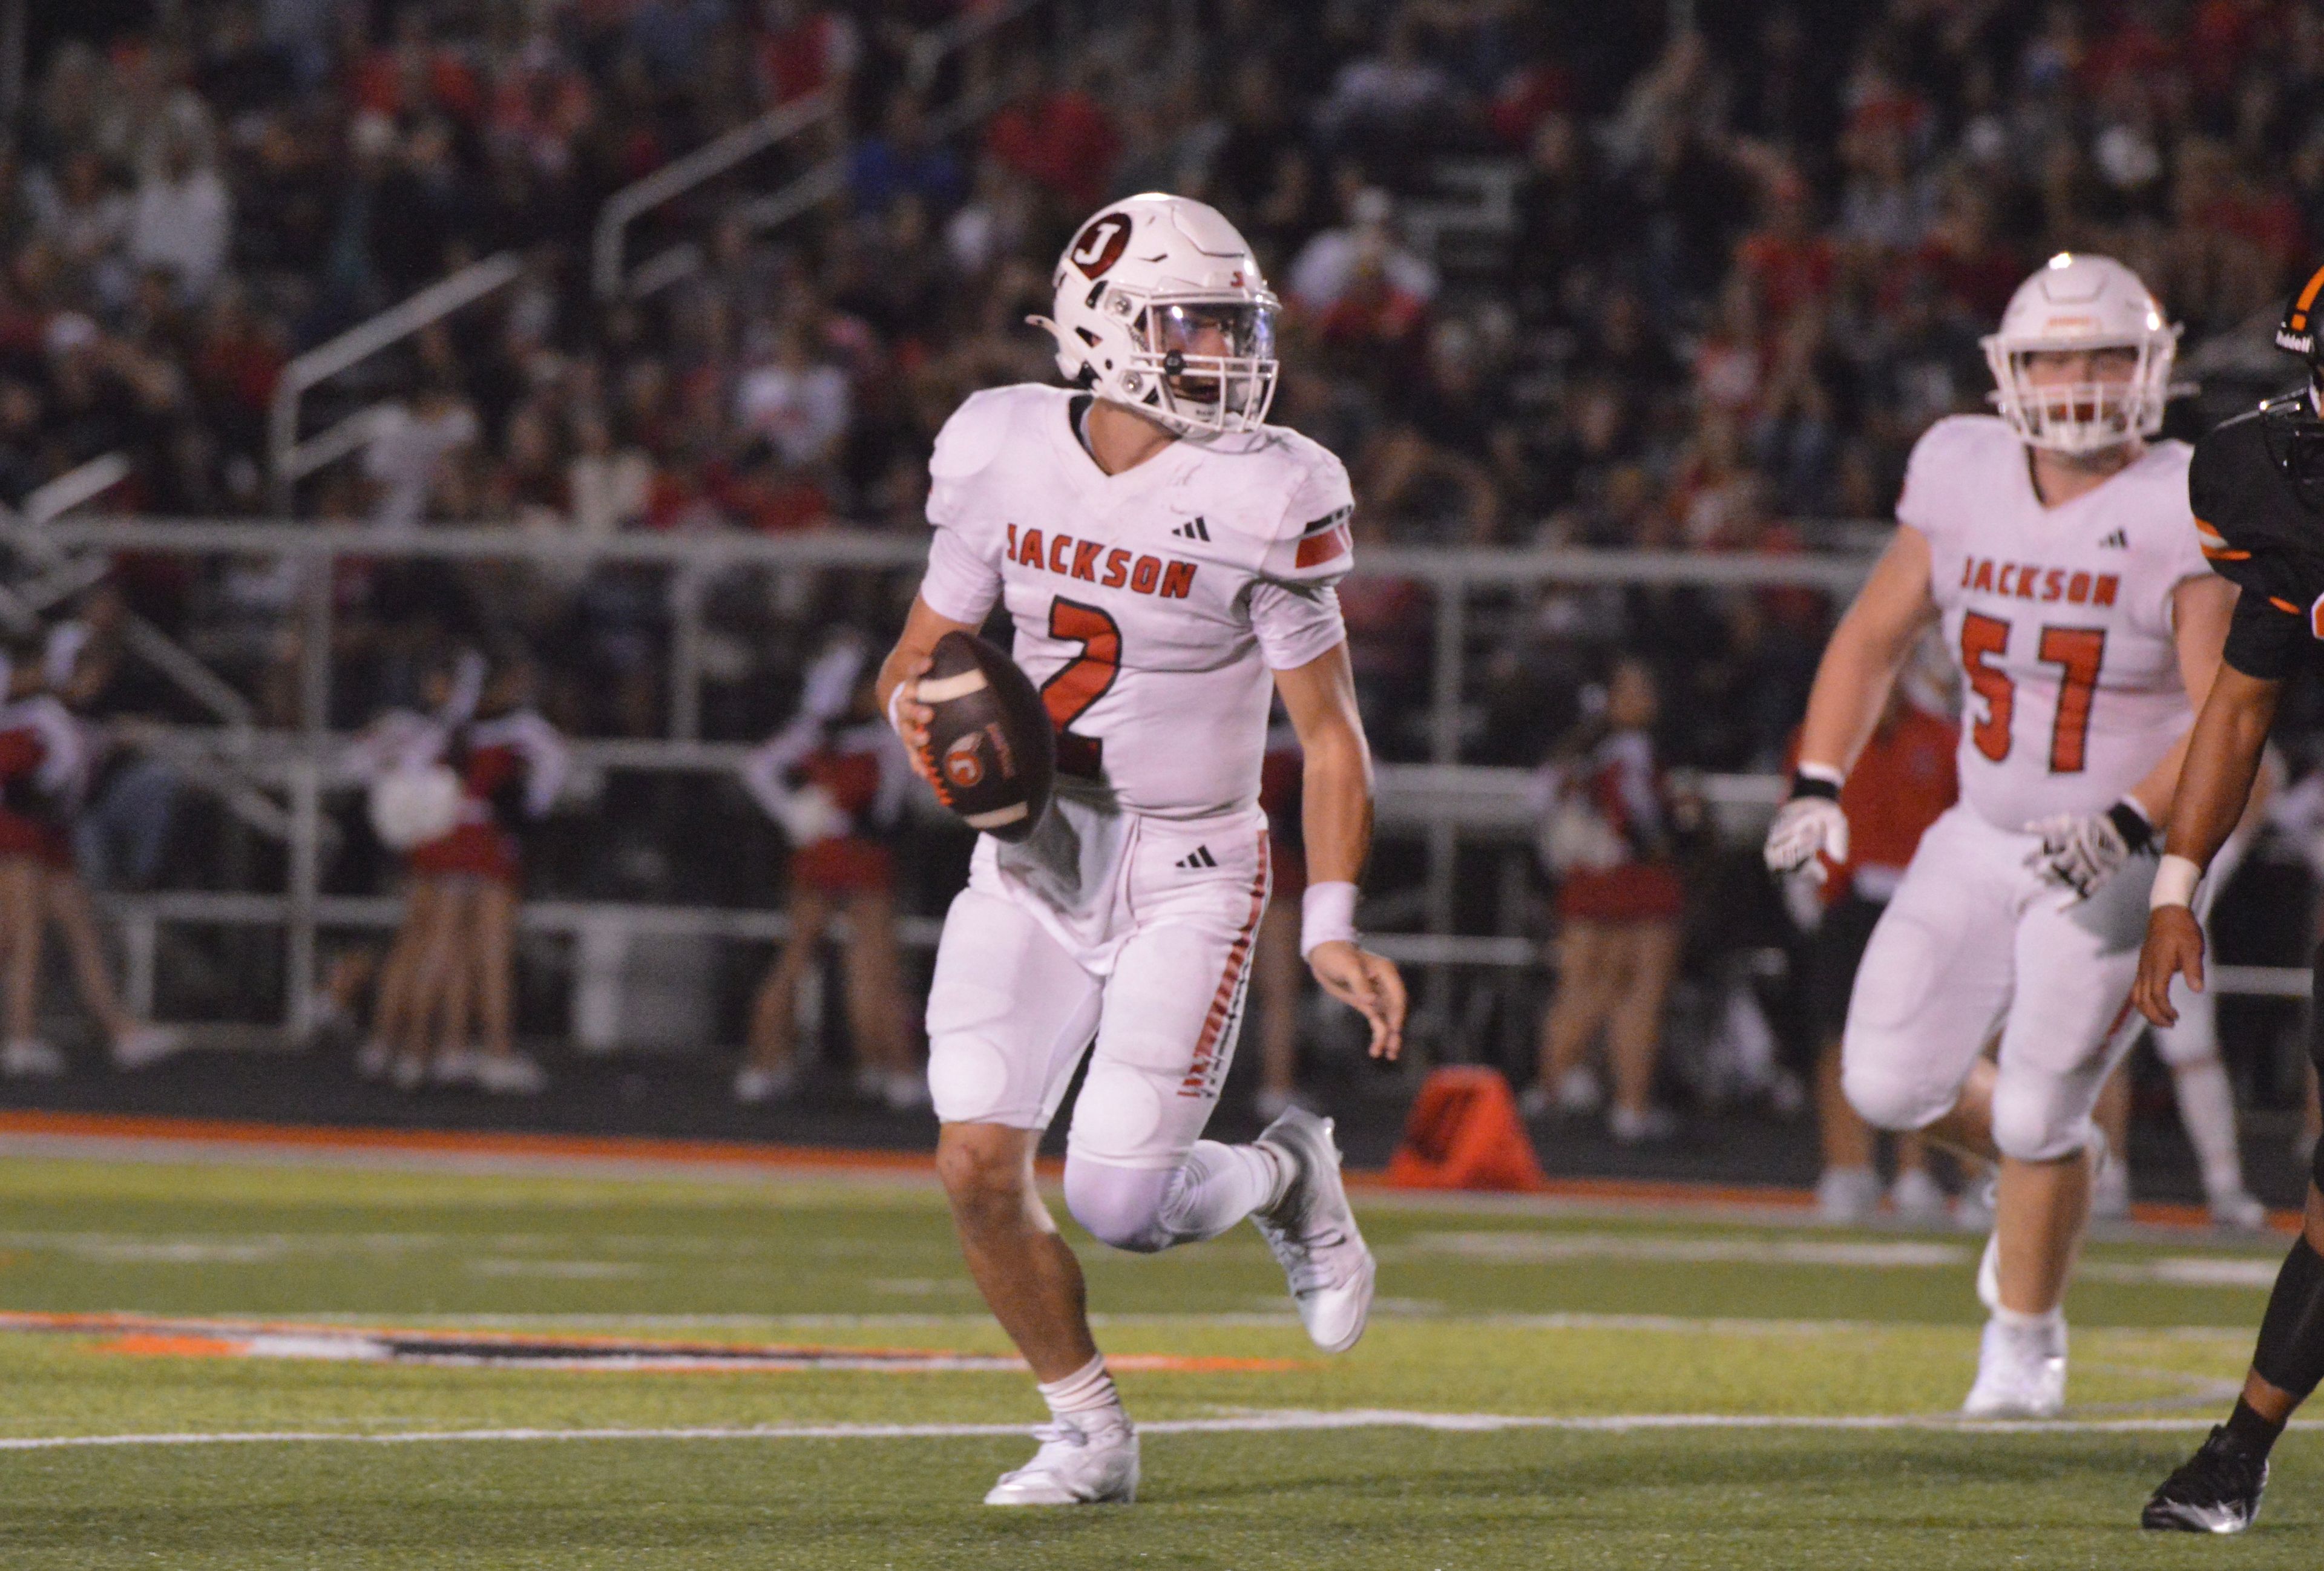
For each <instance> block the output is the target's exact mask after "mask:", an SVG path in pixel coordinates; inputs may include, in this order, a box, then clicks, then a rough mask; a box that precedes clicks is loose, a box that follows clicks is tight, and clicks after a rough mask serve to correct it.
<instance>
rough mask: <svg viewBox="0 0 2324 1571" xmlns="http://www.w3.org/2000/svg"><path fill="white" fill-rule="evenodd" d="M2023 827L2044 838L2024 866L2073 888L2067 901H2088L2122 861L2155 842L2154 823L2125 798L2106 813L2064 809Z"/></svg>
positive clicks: (2049, 879) (2071, 902)
mask: <svg viewBox="0 0 2324 1571" xmlns="http://www.w3.org/2000/svg"><path fill="white" fill-rule="evenodd" d="M2025 827H2026V831H2027V833H2029V834H2034V835H2039V836H2042V848H2041V849H2040V850H2039V851H2035V852H2033V853H2032V854H2031V855H2028V856H2027V857H2026V858H2025V865H2026V866H2028V867H2030V868H2032V869H2033V870H2034V871H2035V872H2037V873H2040V874H2041V875H2042V876H2043V878H2045V879H2047V880H2048V881H2049V882H2050V883H2056V884H2062V885H2063V886H2064V887H2066V888H2067V889H2069V890H2071V891H2072V892H2073V896H2072V899H2070V900H2069V901H2066V904H2068V905H2072V904H2074V903H2075V902H2076V901H2085V900H2088V899H2089V898H2090V896H2091V895H2093V894H2095V893H2097V892H2098V886H2099V885H2100V884H2102V883H2105V882H2106V881H2107V879H2109V878H2112V877H2113V876H2114V875H2115V873H2116V872H2117V871H2119V870H2120V869H2121V867H2122V864H2124V863H2126V862H2127V861H2129V860H2130V859H2131V858H2132V857H2133V856H2134V855H2138V854H2139V853H2141V852H2144V851H2146V850H2148V849H2150V848H2151V847H2152V846H2153V844H2154V826H2153V825H2152V824H2150V823H2148V822H2147V821H2146V814H2145V813H2144V811H2143V810H2141V809H2140V808H2139V807H2138V806H2137V804H2135V803H2134V802H2133V801H2131V800H2130V799H2128V798H2127V797H2126V798H2124V799H2122V800H2121V801H2118V802H2116V804H2115V805H2114V806H2112V807H2110V808H2108V809H2107V810H2106V811H2105V812H2103V813H2061V814H2060V815H2059V816H2058V817H2056V818H2043V819H2041V820H2040V821H2038V822H2036V823H2032V824H2028V825H2026V826H2025Z"/></svg>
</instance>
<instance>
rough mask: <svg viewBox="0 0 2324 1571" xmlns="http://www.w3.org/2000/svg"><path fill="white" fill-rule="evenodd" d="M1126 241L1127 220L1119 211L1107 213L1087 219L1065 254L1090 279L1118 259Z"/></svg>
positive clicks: (1100, 276)
mask: <svg viewBox="0 0 2324 1571" xmlns="http://www.w3.org/2000/svg"><path fill="white" fill-rule="evenodd" d="M1129 244H1130V220H1129V219H1128V218H1126V217H1123V216H1122V215H1121V214H1120V213H1107V214H1105V215H1103V216H1102V217H1097V218H1094V219H1093V220H1091V222H1090V226H1089V227H1087V228H1086V229H1084V230H1083V231H1082V232H1081V237H1080V238H1079V239H1077V240H1075V241H1074V243H1073V245H1071V246H1070V247H1068V248H1067V249H1066V252H1065V254H1066V255H1067V256H1068V257H1070V258H1071V259H1072V261H1073V264H1074V266H1075V267H1078V268H1080V269H1081V270H1082V276H1083V277H1084V278H1086V279H1089V280H1091V281H1093V282H1094V281H1096V280H1098V279H1101V278H1103V277H1104V276H1105V273H1106V269H1107V268H1109V267H1111V266H1112V265H1113V264H1114V263H1117V262H1119V261H1120V260H1121V252H1122V247H1124V246H1126V245H1129Z"/></svg>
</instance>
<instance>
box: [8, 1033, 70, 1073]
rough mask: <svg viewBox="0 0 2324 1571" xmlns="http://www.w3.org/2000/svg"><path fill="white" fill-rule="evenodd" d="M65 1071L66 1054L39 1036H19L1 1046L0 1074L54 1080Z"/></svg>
mask: <svg viewBox="0 0 2324 1571" xmlns="http://www.w3.org/2000/svg"><path fill="white" fill-rule="evenodd" d="M64 1072H65V1056H64V1055H63V1054H62V1053H60V1052H59V1051H57V1050H56V1049H54V1048H52V1047H51V1046H50V1045H49V1044H48V1043H46V1042H44V1041H42V1040H40V1039H39V1038H37V1037H18V1038H17V1039H16V1040H14V1041H12V1042H10V1043H8V1044H7V1045H6V1046H5V1047H0V1075H6V1076H9V1077H12V1078H21V1079H32V1080H53V1079H55V1078H56V1077H58V1076H60V1075H61V1074H63V1073H64Z"/></svg>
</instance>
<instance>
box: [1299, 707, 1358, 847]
mask: <svg viewBox="0 0 2324 1571" xmlns="http://www.w3.org/2000/svg"><path fill="white" fill-rule="evenodd" d="M1299 745H1300V749H1301V752H1302V753H1304V754H1305V763H1304V765H1303V766H1302V768H1301V771H1300V799H1299V833H1300V838H1301V840H1302V842H1303V843H1304V844H1305V847H1306V855H1307V876H1308V877H1310V878H1312V879H1314V881H1315V882H1316V883H1362V882H1363V877H1364V864H1365V863H1366V862H1367V861H1369V859H1370V857H1371V848H1372V756H1371V749H1370V748H1369V747H1368V746H1367V745H1365V743H1364V734H1363V733H1362V732H1361V731H1359V730H1357V729H1356V728H1355V727H1353V726H1351V725H1338V724H1333V725H1326V726H1324V727H1323V730H1322V731H1321V732H1320V733H1319V734H1318V735H1316V736H1315V737H1314V739H1313V740H1312V741H1311V740H1310V739H1309V738H1307V737H1305V736H1302V737H1301V738H1300V739H1299Z"/></svg>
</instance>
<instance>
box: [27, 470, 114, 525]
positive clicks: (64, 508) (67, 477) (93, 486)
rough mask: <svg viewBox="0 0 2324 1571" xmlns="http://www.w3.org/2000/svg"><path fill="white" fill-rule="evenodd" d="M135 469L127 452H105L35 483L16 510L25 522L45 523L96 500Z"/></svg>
mask: <svg viewBox="0 0 2324 1571" xmlns="http://www.w3.org/2000/svg"><path fill="white" fill-rule="evenodd" d="M134 472H135V466H134V465H133V464H131V463H130V461H129V455H128V454H126V453H106V454H105V455H104V456H102V457H95V458H91V459H90V460H89V461H88V463H86V464H82V465H80V466H78V467H75V468H71V469H68V470H66V471H65V472H64V473H63V474H61V475H60V476H57V477H56V478H55V479H53V480H51V481H50V482H49V483H48V484H46V485H37V486H34V487H33V488H32V490H30V491H28V492H26V493H25V494H24V500H23V504H22V505H21V506H20V507H18V509H17V511H18V512H19V513H23V515H24V522H27V523H46V522H49V521H50V520H51V519H52V518H60V517H62V516H63V515H64V514H66V513H70V512H71V511H72V510H73V509H74V508H76V507H80V506H84V505H86V504H88V503H91V502H94V501H96V500H97V498H98V497H100V496H102V495H104V494H106V492H108V491H110V490H112V489H113V488H114V487H115V485H120V484H121V483H122V482H123V481H124V480H126V479H128V478H129V476H131V475H132V474H134Z"/></svg>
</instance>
